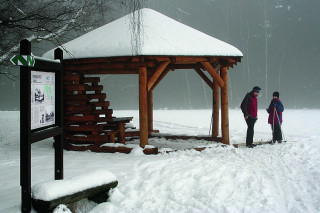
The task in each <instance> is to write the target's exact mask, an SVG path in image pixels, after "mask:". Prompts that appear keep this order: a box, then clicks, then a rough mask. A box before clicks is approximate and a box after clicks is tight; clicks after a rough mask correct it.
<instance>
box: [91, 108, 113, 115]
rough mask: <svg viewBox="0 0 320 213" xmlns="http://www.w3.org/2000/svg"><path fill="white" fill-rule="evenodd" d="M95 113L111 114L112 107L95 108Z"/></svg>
mask: <svg viewBox="0 0 320 213" xmlns="http://www.w3.org/2000/svg"><path fill="white" fill-rule="evenodd" d="M92 113H93V114H99V115H109V114H112V113H113V110H112V109H101V110H93V111H92Z"/></svg>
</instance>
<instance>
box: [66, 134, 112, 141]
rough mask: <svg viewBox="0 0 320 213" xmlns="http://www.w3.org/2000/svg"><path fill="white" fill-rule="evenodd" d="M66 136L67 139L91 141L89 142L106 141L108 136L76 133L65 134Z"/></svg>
mask: <svg viewBox="0 0 320 213" xmlns="http://www.w3.org/2000/svg"><path fill="white" fill-rule="evenodd" d="M66 138H67V139H68V140H69V141H81V142H85V141H91V142H107V141H108V136H107V135H83V136H80V135H79V136H78V135H71V134H66Z"/></svg>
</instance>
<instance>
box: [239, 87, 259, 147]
mask: <svg viewBox="0 0 320 213" xmlns="http://www.w3.org/2000/svg"><path fill="white" fill-rule="evenodd" d="M260 90H261V88H260V87H258V86H255V87H253V89H252V91H251V92H249V93H247V94H246V96H245V97H244V99H243V101H242V103H241V110H242V112H243V116H244V119H245V120H246V123H247V125H248V129H247V138H246V145H247V147H249V148H253V147H254V146H255V145H254V144H253V135H254V124H255V123H256V121H257V119H258V99H257V96H258V95H259V92H260Z"/></svg>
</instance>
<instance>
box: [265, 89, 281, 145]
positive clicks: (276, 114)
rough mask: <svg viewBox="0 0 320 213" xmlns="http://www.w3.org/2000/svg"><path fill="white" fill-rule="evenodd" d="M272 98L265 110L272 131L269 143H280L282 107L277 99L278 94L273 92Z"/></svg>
mask: <svg viewBox="0 0 320 213" xmlns="http://www.w3.org/2000/svg"><path fill="white" fill-rule="evenodd" d="M272 96H273V98H272V100H271V102H270V105H269V107H268V108H267V112H268V113H269V118H268V123H269V124H270V125H271V129H272V141H271V142H270V143H275V142H276V141H277V142H278V143H281V141H282V140H283V138H282V131H281V124H282V112H283V111H284V107H283V104H282V102H281V101H280V98H279V92H274V93H273V94H272Z"/></svg>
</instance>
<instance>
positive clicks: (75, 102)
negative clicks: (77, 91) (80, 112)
mask: <svg viewBox="0 0 320 213" xmlns="http://www.w3.org/2000/svg"><path fill="white" fill-rule="evenodd" d="M87 103H88V101H86V100H70V99H65V100H64V105H65V106H70V105H86V104H87Z"/></svg>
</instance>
